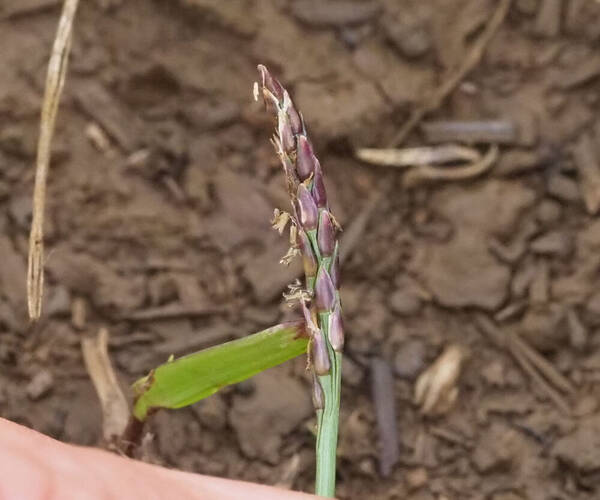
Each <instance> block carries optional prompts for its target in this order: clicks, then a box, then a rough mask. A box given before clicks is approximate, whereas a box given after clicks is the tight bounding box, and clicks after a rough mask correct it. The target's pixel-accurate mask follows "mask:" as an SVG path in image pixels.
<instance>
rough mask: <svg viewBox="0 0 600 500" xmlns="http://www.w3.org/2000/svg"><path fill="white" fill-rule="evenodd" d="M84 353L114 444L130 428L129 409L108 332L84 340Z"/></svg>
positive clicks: (105, 428) (105, 427) (108, 437)
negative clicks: (110, 351) (128, 426)
mask: <svg viewBox="0 0 600 500" xmlns="http://www.w3.org/2000/svg"><path fill="white" fill-rule="evenodd" d="M81 350H82V351H83V359H84V361H85V367H86V369H87V371H88V373H89V375H90V378H91V379H92V382H93V384H94V387H95V388H96V392H97V393H98V398H100V404H101V405H102V435H103V437H104V441H105V442H106V443H107V444H110V443H114V442H115V440H116V439H117V438H118V437H119V436H121V435H122V434H123V431H124V430H125V427H126V426H127V421H128V420H129V407H128V406H127V400H126V399H125V396H124V395H123V392H122V391H121V388H120V387H119V383H118V381H117V377H116V375H115V372H114V370H113V367H112V365H111V363H110V358H109V357H108V330H107V329H106V328H101V329H100V330H99V331H98V336H97V337H96V338H93V339H92V338H83V339H82V340H81Z"/></svg>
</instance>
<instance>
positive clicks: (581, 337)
mask: <svg viewBox="0 0 600 500" xmlns="http://www.w3.org/2000/svg"><path fill="white" fill-rule="evenodd" d="M567 324H568V326H569V341H570V343H571V347H573V348H575V349H580V350H582V349H584V348H585V347H586V345H587V342H588V331H587V328H586V327H585V326H584V324H583V323H582V322H581V320H580V319H579V316H578V315H577V313H576V312H575V309H569V310H567Z"/></svg>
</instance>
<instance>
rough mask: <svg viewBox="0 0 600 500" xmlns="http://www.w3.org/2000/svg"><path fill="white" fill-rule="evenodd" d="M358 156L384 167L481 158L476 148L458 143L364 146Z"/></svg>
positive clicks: (367, 161)
mask: <svg viewBox="0 0 600 500" xmlns="http://www.w3.org/2000/svg"><path fill="white" fill-rule="evenodd" d="M356 157H357V158H358V159H359V160H362V161H364V162H366V163H370V164H372V165H381V166H384V167H414V166H417V165H431V164H444V163H450V162H457V161H469V162H476V161H478V160H479V159H481V155H480V154H479V151H477V150H476V149H474V148H469V147H466V146H460V145H458V144H443V145H440V146H431V147H430V146H423V147H416V148H403V149H374V148H362V149H359V150H357V151H356Z"/></svg>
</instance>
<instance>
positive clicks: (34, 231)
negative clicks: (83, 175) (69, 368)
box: [27, 0, 79, 320]
mask: <svg viewBox="0 0 600 500" xmlns="http://www.w3.org/2000/svg"><path fill="white" fill-rule="evenodd" d="M78 4H79V0H65V3H64V5H63V10H62V14H61V16H60V21H59V23H58V30H57V32H56V38H55V39H54V45H53V47H52V54H51V55H50V61H49V63H48V75H47V77H46V89H45V91H44V101H43V103H42V116H41V120H40V137H39V141H38V148H37V159H36V172H35V186H34V189H33V219H32V222H31V233H30V235H29V262H28V269H27V304H28V307H29V317H30V318H31V319H33V320H37V319H38V318H39V317H40V314H41V312H42V294H43V286H44V269H43V267H44V207H45V202H46V183H47V179H48V167H49V165H50V148H51V144H52V135H53V133H54V125H55V123H56V112H57V110H58V104H59V102H60V96H61V93H62V89H63V85H64V82H65V75H66V72H67V61H68V58H69V51H70V48H71V33H72V30H73V19H74V17H75V12H76V11H77V5H78Z"/></svg>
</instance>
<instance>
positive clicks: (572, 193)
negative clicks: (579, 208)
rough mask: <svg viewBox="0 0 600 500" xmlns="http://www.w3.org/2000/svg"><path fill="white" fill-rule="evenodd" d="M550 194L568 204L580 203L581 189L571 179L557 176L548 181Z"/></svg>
mask: <svg viewBox="0 0 600 500" xmlns="http://www.w3.org/2000/svg"><path fill="white" fill-rule="evenodd" d="M548 193H549V194H551V195H552V196H554V197H556V198H558V199H559V200H561V201H566V202H571V203H574V202H578V201H579V200H580V196H579V187H578V186H577V183H576V182H575V181H574V180H573V179H571V178H570V177H566V176H564V175H559V174H555V175H552V176H551V177H550V179H548Z"/></svg>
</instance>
